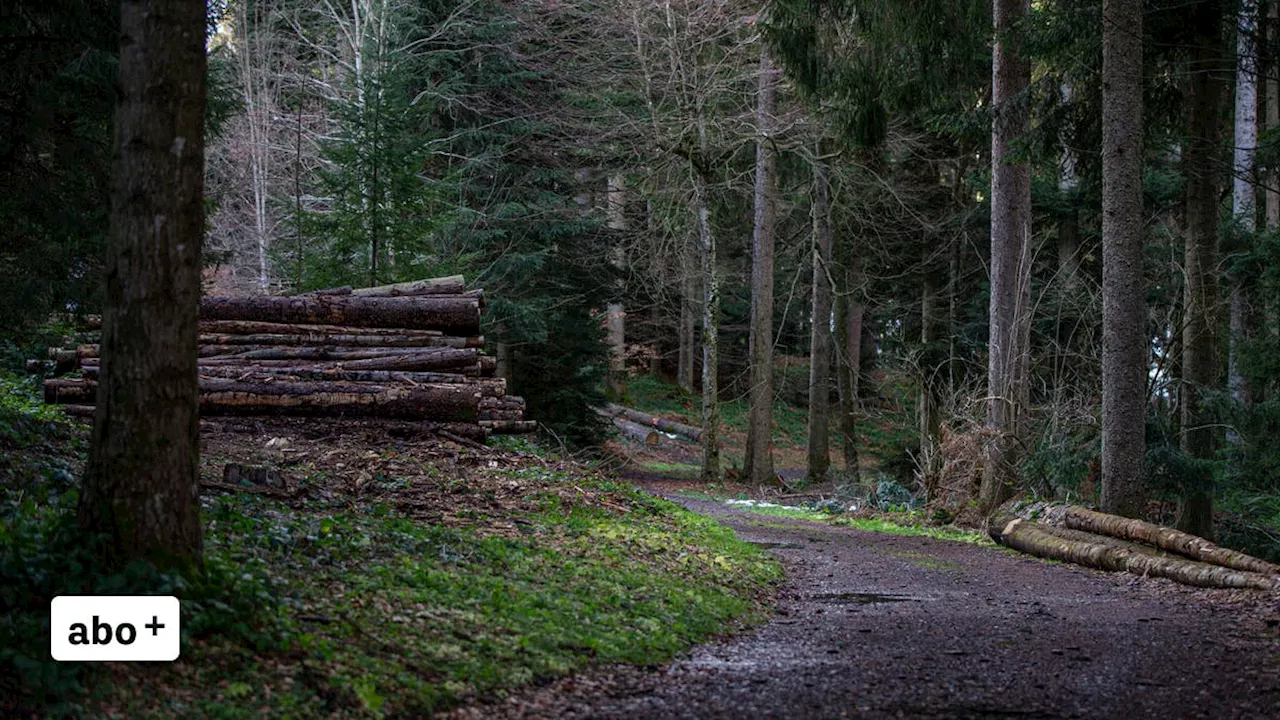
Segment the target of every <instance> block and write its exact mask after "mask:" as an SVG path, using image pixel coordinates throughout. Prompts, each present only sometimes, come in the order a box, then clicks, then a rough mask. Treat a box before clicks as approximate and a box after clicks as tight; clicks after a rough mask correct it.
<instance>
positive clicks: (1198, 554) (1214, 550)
mask: <svg viewBox="0 0 1280 720" xmlns="http://www.w3.org/2000/svg"><path fill="white" fill-rule="evenodd" d="M1062 521H1063V524H1064V525H1066V526H1067V527H1069V528H1072V529H1075V530H1084V531H1085V532H1091V533H1094V534H1096V535H1106V536H1109V537H1114V538H1120V539H1122V540H1132V541H1135V542H1143V543H1147V544H1149V545H1154V546H1155V547H1158V548H1160V549H1161V550H1167V551H1169V552H1173V553H1178V554H1179V555H1184V556H1186V557H1189V558H1191V559H1193V560H1199V561H1201V562H1206V563H1211V564H1213V565H1221V566H1222V567H1226V568H1232V569H1234V570H1243V571H1245V572H1256V573H1264V574H1276V573H1280V567H1278V566H1276V565H1273V564H1271V563H1269V562H1267V561H1265V560H1260V559H1258V558H1256V557H1253V556H1252V555H1246V554H1245V553H1242V552H1237V551H1235V550H1229V549H1227V548H1224V547H1219V546H1217V545H1214V544H1213V543H1211V542H1209V541H1208V540H1205V539H1204V538H1202V537H1200V536H1198V535H1191V534H1190V533H1184V532H1182V531H1180V530H1174V529H1173V528H1167V527H1161V526H1160V525H1154V524H1152V523H1149V522H1143V521H1141V520H1134V519H1131V518H1126V517H1120V516H1119V515H1108V514H1107V513H1101V512H1097V511H1094V510H1088V509H1086V508H1082V507H1069V508H1067V510H1066V513H1065V514H1064V515H1063V518H1062Z"/></svg>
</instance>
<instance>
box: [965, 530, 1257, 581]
mask: <svg viewBox="0 0 1280 720" xmlns="http://www.w3.org/2000/svg"><path fill="white" fill-rule="evenodd" d="M990 528H991V530H990V532H991V537H992V539H994V540H995V541H996V542H998V543H1000V544H1001V545H1005V546H1007V547H1011V548H1013V549H1014V550H1021V551H1022V552H1025V553H1028V554H1031V555H1035V556H1037V557H1042V558H1048V559H1050V560H1063V561H1066V562H1070V563H1075V564H1077V565H1083V566H1084V567H1091V568H1097V569H1099V570H1110V571H1112V572H1119V571H1124V572H1130V573H1133V574H1135V575H1144V576H1150V577H1163V578H1169V579H1170V580H1173V581H1175V582H1179V583H1182V584H1184V585H1192V586H1196V587H1211V588H1248V589H1254V590H1272V591H1275V590H1280V578H1277V577H1274V576H1271V575H1261V574H1258V573H1249V572H1240V571H1239V570H1230V569H1228V568H1224V567H1219V566H1217V565H1210V564H1207V563H1200V562H1195V561H1192V560H1183V559H1181V558H1174V557H1161V556H1159V555H1157V554H1155V553H1151V554H1148V553H1145V552H1137V551H1135V550H1131V549H1129V548H1124V547H1119V546H1117V545H1115V544H1112V543H1109V542H1108V541H1107V538H1104V537H1101V536H1097V535H1093V536H1087V535H1086V536H1085V537H1080V536H1076V535H1068V534H1065V533H1063V532H1062V531H1056V532H1055V529H1054V528H1050V527H1049V526H1046V525H1041V524H1040V523H1037V522H1033V521H1031V520H1024V519H1022V518H1018V517H1013V516H1010V515H1003V516H1000V517H997V518H992V520H991V526H990ZM1067 532H1068V533H1070V531H1067Z"/></svg>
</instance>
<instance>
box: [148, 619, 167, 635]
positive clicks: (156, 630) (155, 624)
mask: <svg viewBox="0 0 1280 720" xmlns="http://www.w3.org/2000/svg"><path fill="white" fill-rule="evenodd" d="M143 627H145V628H146V629H148V630H150V631H151V637H155V636H157V635H159V634H160V628H162V627H164V623H162V622H160V618H158V617H156V616H155V615H152V616H151V622H149V623H147V624H146V625H143Z"/></svg>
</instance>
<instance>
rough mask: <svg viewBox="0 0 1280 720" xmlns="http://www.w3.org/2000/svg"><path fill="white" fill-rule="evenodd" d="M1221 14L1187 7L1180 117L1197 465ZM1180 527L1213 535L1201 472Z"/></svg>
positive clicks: (1210, 333)
mask: <svg viewBox="0 0 1280 720" xmlns="http://www.w3.org/2000/svg"><path fill="white" fill-rule="evenodd" d="M1220 12H1221V9H1220V7H1219V6H1218V5H1217V4H1215V3H1200V4H1198V5H1196V6H1194V9H1193V11H1192V13H1191V16H1190V17H1189V18H1188V19H1189V21H1190V27H1192V28H1195V38H1194V41H1193V42H1194V47H1193V49H1192V60H1191V63H1192V64H1191V67H1192V68H1193V69H1194V72H1191V73H1190V75H1191V78H1190V86H1191V87H1190V102H1189V103H1188V116H1187V134H1186V137H1187V149H1186V152H1185V153H1183V155H1182V167H1183V171H1182V172H1183V176H1184V177H1185V178H1186V191H1185V192H1186V202H1185V206H1184V211H1185V213H1186V220H1185V225H1186V241H1185V258H1184V263H1183V267H1184V273H1185V277H1186V283H1185V286H1184V291H1183V292H1184V298H1183V317H1184V321H1183V326H1182V327H1183V330H1182V348H1183V350H1182V383H1181V387H1180V391H1179V395H1180V398H1179V400H1180V403H1181V405H1182V436H1181V444H1182V450H1183V452H1185V453H1187V455H1189V456H1191V457H1192V458H1195V459H1198V460H1211V459H1212V458H1213V456H1214V430H1213V422H1214V421H1213V415H1212V413H1211V412H1210V410H1209V408H1208V407H1206V404H1205V402H1204V400H1203V394H1204V392H1205V391H1207V390H1210V389H1212V388H1213V386H1214V384H1215V383H1216V382H1217V367H1216V362H1215V361H1216V353H1217V339H1216V327H1217V321H1216V318H1215V314H1216V307H1217V303H1218V287H1217V275H1218V253H1217V245H1218V193H1217V182H1216V178H1215V176H1214V171H1215V163H1216V159H1217V158H1216V153H1217V152H1218V110H1219V107H1218V103H1219V99H1220V95H1221V85H1220V84H1219V78H1218V74H1217V70H1218V66H1219V63H1220V58H1219V54H1218V27H1219V21H1220V20H1221V15H1220ZM1177 527H1178V529H1179V530H1183V531H1185V532H1189V533H1192V534H1194V535H1200V536H1202V537H1206V538H1209V537H1212V532H1213V495H1212V481H1211V479H1210V478H1209V476H1208V473H1204V474H1203V476H1202V477H1200V478H1198V482H1196V483H1194V484H1193V485H1192V487H1190V488H1189V489H1188V490H1187V491H1186V493H1185V495H1184V496H1183V498H1182V500H1181V502H1180V504H1179V508H1178V521H1177Z"/></svg>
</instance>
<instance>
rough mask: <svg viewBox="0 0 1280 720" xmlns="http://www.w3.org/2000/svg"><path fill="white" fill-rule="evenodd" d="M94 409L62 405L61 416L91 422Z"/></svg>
mask: <svg viewBox="0 0 1280 720" xmlns="http://www.w3.org/2000/svg"><path fill="white" fill-rule="evenodd" d="M94 412H95V408H94V406H93V405H63V406H62V414H63V415H66V416H68V417H73V418H80V419H82V420H92V419H93V413H94Z"/></svg>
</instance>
